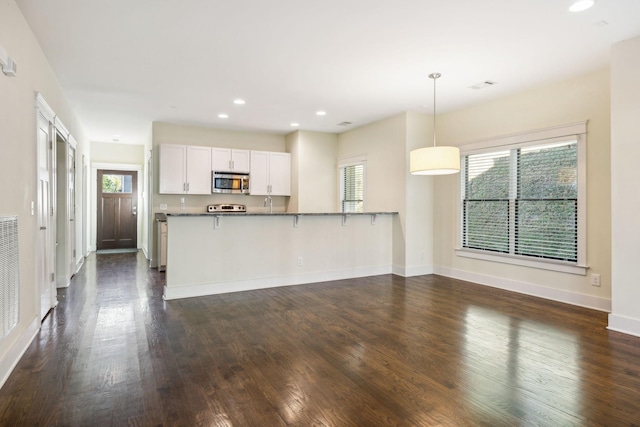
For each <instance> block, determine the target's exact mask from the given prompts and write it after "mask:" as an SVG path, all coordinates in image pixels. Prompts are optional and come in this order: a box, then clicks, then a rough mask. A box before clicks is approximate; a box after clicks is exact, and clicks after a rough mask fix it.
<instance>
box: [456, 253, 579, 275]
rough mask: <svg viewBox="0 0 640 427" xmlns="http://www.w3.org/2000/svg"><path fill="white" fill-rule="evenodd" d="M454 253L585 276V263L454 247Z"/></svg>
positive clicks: (465, 256) (466, 256)
mask: <svg viewBox="0 0 640 427" xmlns="http://www.w3.org/2000/svg"><path fill="white" fill-rule="evenodd" d="M456 255H457V256H460V257H464V258H473V259H480V260H484V261H492V262H500V263H502V264H512V265H520V266H523V267H531V268H538V269H541V270H551V271H558V272H561V273H569V274H577V275H580V276H586V274H587V269H588V268H589V267H588V266H586V265H576V264H570V263H566V262H562V261H552V260H544V261H541V260H540V261H539V260H536V259H531V258H525V257H519V256H514V255H506V254H505V255H499V254H494V253H487V252H484V251H476V250H472V249H462V248H458V249H456Z"/></svg>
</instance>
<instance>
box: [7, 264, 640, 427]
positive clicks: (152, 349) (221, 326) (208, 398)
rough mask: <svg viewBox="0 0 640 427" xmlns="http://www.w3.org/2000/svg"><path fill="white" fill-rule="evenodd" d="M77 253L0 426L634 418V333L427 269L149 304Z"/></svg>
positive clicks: (637, 387)
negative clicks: (77, 264)
mask: <svg viewBox="0 0 640 427" xmlns="http://www.w3.org/2000/svg"><path fill="white" fill-rule="evenodd" d="M163 284H164V276H163V274H162V273H158V272H157V271H156V270H152V269H149V268H148V267H147V264H146V261H145V260H144V257H143V256H142V254H104V255H95V254H94V255H91V256H90V257H89V258H88V259H87V261H86V263H85V266H84V267H83V268H82V270H81V272H80V273H79V274H78V275H76V276H75V277H74V278H73V280H72V283H71V286H70V287H69V288H68V289H65V290H60V291H59V294H58V298H59V300H60V303H59V305H58V307H57V308H56V309H55V310H54V311H52V312H51V313H50V314H49V316H48V317H47V318H46V319H45V322H44V324H43V325H42V330H41V332H40V333H39V334H38V336H37V337H36V339H35V341H34V342H33V344H32V345H31V346H30V348H29V349H28V351H27V353H26V354H25V356H24V357H23V359H22V360H21V361H20V363H19V364H18V366H17V367H16V369H15V370H14V372H13V374H12V375H11V376H10V378H9V379H8V381H7V382H6V384H5V385H4V387H3V388H2V389H1V390H0V425H2V426H107V425H115V426H121V425H132V426H157V425H164V426H174V425H175V426H232V425H233V426H283V425H293V426H394V425H400V426H466V425H469V426H475V425H484V426H597V425H602V426H629V425H640V338H634V337H630V336H626V335H623V334H619V333H615V332H609V331H607V330H606V329H605V327H606V321H607V315H606V313H601V312H597V311H593V310H588V309H584V308H579V307H573V306H570V305H565V304H560V303H554V302H550V301H546V300H541V299H537V298H533V297H527V296H523V295H519V294H515V293H510V292H504V291H500V290H497V289H492V288H488V287H484V286H479V285H473V284H470V283H467V282H462V281H458V280H452V279H447V278H444V277H439V276H422V277H415V278H406V279H405V278H401V277H397V276H391V275H386V276H378V277H371V278H364V279H355V280H344V281H336V282H329V283H319V284H313V285H304V286H295V287H285V288H276V289H268V290H260V291H251V292H242V293H235V294H226V295H217V296H209V297H202V298H191V299H184V300H175V301H167V302H164V301H162V298H161V294H162V286H163Z"/></svg>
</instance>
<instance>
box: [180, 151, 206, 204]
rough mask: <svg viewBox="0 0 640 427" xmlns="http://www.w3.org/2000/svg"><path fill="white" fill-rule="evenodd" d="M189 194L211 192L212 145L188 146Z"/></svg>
mask: <svg viewBox="0 0 640 427" xmlns="http://www.w3.org/2000/svg"><path fill="white" fill-rule="evenodd" d="M186 193H187V194H211V147H192V146H187V191H186Z"/></svg>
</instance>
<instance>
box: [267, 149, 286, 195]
mask: <svg viewBox="0 0 640 427" xmlns="http://www.w3.org/2000/svg"><path fill="white" fill-rule="evenodd" d="M269 184H270V185H271V195H272V196H290V195H291V154H289V153H269Z"/></svg>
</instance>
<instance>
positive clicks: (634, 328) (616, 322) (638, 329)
mask: <svg viewBox="0 0 640 427" xmlns="http://www.w3.org/2000/svg"><path fill="white" fill-rule="evenodd" d="M607 329H609V330H610V331H616V332H622V333H623V334H628V335H633V336H636V337H640V319H633V318H631V317H625V316H620V315H617V314H613V313H610V314H609V326H607Z"/></svg>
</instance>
